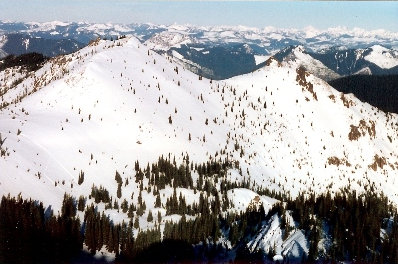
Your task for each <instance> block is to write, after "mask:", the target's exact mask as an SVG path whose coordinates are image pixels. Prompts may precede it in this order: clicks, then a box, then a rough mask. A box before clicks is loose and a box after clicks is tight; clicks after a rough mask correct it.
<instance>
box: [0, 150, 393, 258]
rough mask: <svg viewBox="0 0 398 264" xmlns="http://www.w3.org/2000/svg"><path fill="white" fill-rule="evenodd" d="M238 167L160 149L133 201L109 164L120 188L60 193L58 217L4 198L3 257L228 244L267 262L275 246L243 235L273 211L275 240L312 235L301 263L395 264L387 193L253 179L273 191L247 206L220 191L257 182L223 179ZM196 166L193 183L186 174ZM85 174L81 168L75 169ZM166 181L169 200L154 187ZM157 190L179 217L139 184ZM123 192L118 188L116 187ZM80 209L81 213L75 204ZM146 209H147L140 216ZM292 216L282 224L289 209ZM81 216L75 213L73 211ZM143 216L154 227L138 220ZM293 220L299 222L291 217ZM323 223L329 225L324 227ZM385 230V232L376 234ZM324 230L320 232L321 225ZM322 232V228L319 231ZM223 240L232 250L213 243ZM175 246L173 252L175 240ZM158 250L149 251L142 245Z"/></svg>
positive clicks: (196, 249)
mask: <svg viewBox="0 0 398 264" xmlns="http://www.w3.org/2000/svg"><path fill="white" fill-rule="evenodd" d="M234 166H235V168H236V169H238V170H240V168H239V167H238V166H236V164H234V163H232V162H230V161H228V160H223V161H222V160H218V161H211V162H210V161H209V162H206V163H202V164H194V163H192V162H190V161H189V157H188V156H186V157H184V162H183V164H181V165H179V166H178V165H177V163H176V161H175V159H173V161H171V159H170V157H168V158H164V157H160V158H159V159H158V162H157V163H154V164H151V165H150V164H147V165H146V166H144V169H142V168H141V166H140V164H139V163H138V162H136V163H135V181H136V184H137V185H139V193H138V194H134V195H137V197H138V199H137V202H130V203H129V202H128V201H127V200H126V199H123V201H122V199H121V192H122V187H123V185H124V186H125V187H123V192H125V191H127V190H128V187H129V185H128V179H127V178H123V176H122V175H120V173H118V172H117V171H116V172H115V176H114V178H115V183H116V184H117V186H118V188H117V193H116V196H117V198H115V197H112V196H111V195H110V193H109V191H108V190H107V189H106V188H105V187H103V186H99V187H97V186H92V190H91V194H90V195H89V197H88V198H87V197H84V196H80V197H79V198H78V199H75V198H74V197H71V196H69V195H65V196H64V201H63V204H62V208H61V212H60V215H58V216H54V215H53V214H52V213H49V212H47V211H46V210H45V208H44V207H43V205H42V204H41V203H38V202H36V201H31V200H23V199H22V198H21V197H18V198H13V197H10V196H8V197H3V198H2V201H1V204H0V263H7V260H10V259H11V260H14V259H15V262H13V261H11V262H13V263H24V262H25V263H29V261H26V259H25V257H27V258H28V259H29V258H30V259H33V260H35V261H34V262H38V263H40V262H43V261H44V260H43V259H40V258H46V259H45V261H50V262H51V261H53V262H54V261H56V260H58V259H68V258H72V257H74V256H76V255H78V254H79V252H80V251H81V249H82V248H83V243H84V244H85V245H86V246H87V248H88V250H89V252H90V253H91V254H95V253H96V252H97V251H99V250H101V249H104V248H106V250H107V251H109V252H112V253H114V254H115V255H116V261H117V262H121V263H126V262H127V263H128V262H131V261H133V262H139V261H144V262H148V261H149V262H153V261H160V262H164V261H184V260H186V261H190V260H197V261H201V260H207V261H220V260H222V259H223V258H224V257H226V256H228V252H230V251H231V250H233V251H234V252H235V253H236V260H237V261H238V260H252V261H271V260H272V257H273V256H274V255H275V254H276V252H275V248H271V249H268V250H266V251H264V250H265V249H264V250H257V251H254V252H253V251H251V250H249V248H248V247H247V244H248V242H249V241H250V240H251V239H253V237H255V236H256V235H257V234H258V232H259V231H260V230H261V228H262V227H263V226H264V225H266V224H267V223H269V221H270V219H271V217H273V216H275V215H276V217H278V218H279V219H280V222H281V226H280V228H281V230H282V238H283V240H286V239H288V238H289V236H290V235H292V234H293V233H294V232H295V231H297V230H302V231H303V232H304V233H305V236H306V238H307V240H308V242H309V252H308V254H306V255H305V256H304V258H303V259H302V260H303V261H310V262H311V261H333V260H338V261H353V260H355V261H360V262H384V263H398V216H397V211H396V208H395V207H394V206H393V205H391V204H390V203H389V202H388V200H387V198H386V197H384V196H382V195H376V194H374V193H366V194H361V195H358V194H356V193H355V192H350V191H348V190H344V189H342V190H341V191H340V192H338V193H335V194H333V195H332V194H330V193H329V192H328V193H325V194H323V195H319V196H315V195H314V194H308V193H303V194H300V195H299V196H298V197H297V198H295V199H292V198H291V197H290V195H289V194H278V193H275V192H272V191H269V190H267V189H265V188H258V187H256V188H257V189H256V191H257V193H258V194H259V195H263V194H266V195H268V196H271V197H274V198H278V199H279V200H280V201H281V202H279V203H276V204H275V205H274V206H273V207H272V208H271V209H270V211H269V212H268V213H267V214H266V212H265V210H264V207H263V206H262V204H261V203H260V204H259V205H258V206H249V207H248V208H247V210H246V211H244V212H237V211H234V210H230V209H232V208H234V205H233V203H232V201H230V200H229V199H228V196H227V192H228V191H229V190H232V191H233V189H235V188H248V189H251V188H254V187H253V184H252V183H251V182H250V181H249V180H242V181H241V182H230V181H229V180H228V179H227V177H226V172H227V170H228V169H229V168H232V167H234ZM193 171H194V172H196V173H197V175H198V177H197V181H196V182H194V181H193V180H192V172H193ZM80 175H82V173H81V174H80ZM166 187H168V188H172V190H173V193H172V195H170V196H169V197H168V198H167V199H166V200H163V201H162V199H161V197H160V190H162V189H164V188H166ZM177 188H186V189H191V190H193V191H194V192H195V193H197V192H198V193H199V195H198V196H199V199H198V201H197V202H193V203H190V204H188V203H187V201H186V197H185V196H183V195H182V194H181V192H178V191H177ZM144 189H145V190H146V191H147V192H148V193H150V192H152V194H153V195H154V196H155V197H156V199H155V204H154V206H155V209H156V208H163V209H165V211H166V215H175V214H177V215H180V216H181V218H180V220H179V221H174V222H171V221H164V220H162V215H161V214H160V212H158V213H156V211H155V213H154V212H153V211H152V210H147V208H146V207H147V205H146V201H145V200H144V199H143V197H142V192H143V190H144ZM119 194H120V195H119ZM99 203H104V204H105V208H108V209H110V208H112V209H116V210H121V211H122V212H123V213H125V214H127V216H128V218H129V221H127V222H124V221H123V222H122V223H120V224H115V223H114V222H113V221H112V219H110V218H109V216H108V215H107V214H106V211H105V212H100V211H99V210H98V207H97V204H99ZM78 211H80V212H84V217H83V219H79V218H78V217H77V215H78V214H77V212H78ZM145 212H147V214H146V215H145V216H144V214H145ZM288 214H289V215H291V216H292V217H293V219H294V222H295V223H289V220H288V219H291V218H289V217H287V215H288ZM80 215H82V214H80ZM143 217H145V219H146V221H147V222H150V223H153V225H152V226H153V227H152V228H150V229H145V228H143V227H142V226H141V225H140V220H139V219H140V218H141V220H142V219H143ZM295 224H296V225H295ZM325 226H327V227H328V228H326V229H325V228H324V227H325ZM381 229H383V230H385V235H384V234H383V233H381ZM325 230H326V231H325ZM325 232H327V233H326V234H325ZM322 235H326V236H328V237H330V238H331V241H332V245H331V246H330V248H327V250H326V252H322V253H321V252H320V251H319V241H320V240H321V236H322ZM220 239H222V240H225V239H227V240H229V241H230V243H231V245H230V246H231V248H226V247H225V245H223V244H220V243H218V242H219V241H220ZM175 247H177V248H181V249H182V250H176V248H175ZM151 251H152V252H156V254H150V253H149V252H151Z"/></svg>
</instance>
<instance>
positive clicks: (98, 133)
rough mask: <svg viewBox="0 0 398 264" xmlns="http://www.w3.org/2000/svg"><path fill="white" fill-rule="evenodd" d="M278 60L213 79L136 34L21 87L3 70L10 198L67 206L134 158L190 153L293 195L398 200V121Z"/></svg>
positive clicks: (57, 63) (71, 58) (69, 59)
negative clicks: (368, 193)
mask: <svg viewBox="0 0 398 264" xmlns="http://www.w3.org/2000/svg"><path fill="white" fill-rule="evenodd" d="M148 54H149V55H148ZM268 64H269V66H267V67H265V68H263V69H261V70H258V71H256V72H254V73H251V74H247V75H243V76H239V77H235V78H232V79H229V80H226V81H222V82H212V83H211V82H209V80H205V79H203V80H199V79H198V77H197V76H195V75H194V74H192V73H191V72H189V71H186V70H184V69H182V68H178V65H174V64H172V63H170V62H169V61H168V60H166V59H163V58H162V57H161V56H159V55H157V54H155V53H153V52H151V51H148V50H147V49H146V48H145V47H144V46H142V45H141V44H140V43H139V42H138V41H137V40H135V39H132V38H131V39H123V40H119V41H117V42H109V41H108V42H106V41H100V42H97V43H96V44H95V45H91V46H89V47H87V48H85V49H83V50H81V51H79V52H77V53H75V54H73V55H68V56H64V57H58V58H56V59H53V60H52V61H51V62H50V63H48V64H46V65H45V66H44V67H43V68H42V69H40V70H39V71H38V72H36V73H35V74H34V75H31V76H30V77H28V78H27V79H26V80H24V81H22V82H21V83H19V84H17V85H16V86H12V84H13V83H14V84H15V81H14V82H13V80H14V79H15V78H16V75H15V74H11V73H8V75H7V72H3V73H2V75H3V77H2V78H3V79H4V80H5V82H3V83H5V84H6V85H5V86H3V87H2V94H3V96H2V104H5V102H9V103H12V104H10V105H9V106H8V107H5V108H3V109H2V112H1V119H0V120H1V121H0V122H1V134H2V138H3V140H4V139H5V140H4V142H3V144H2V149H3V150H5V152H6V153H7V154H6V155H5V156H3V157H2V159H1V160H0V162H1V163H2V167H3V168H6V170H5V171H6V175H5V177H3V178H2V180H1V185H0V190H1V193H3V194H5V193H8V192H11V193H12V194H18V193H19V192H22V193H24V194H26V195H28V196H32V197H33V198H35V199H40V200H43V201H51V202H52V203H54V206H55V207H58V206H59V203H60V198H61V196H62V195H63V193H64V192H65V191H66V192H73V193H87V192H88V190H89V188H91V185H92V183H96V184H97V185H99V184H102V185H104V186H108V185H109V180H110V179H111V180H112V177H113V175H114V172H115V170H118V171H119V172H120V173H122V174H123V175H124V174H125V175H131V174H132V170H133V165H134V161H136V160H139V161H140V162H141V163H143V164H145V163H147V162H150V161H153V160H154V159H157V157H158V156H160V155H162V154H163V155H167V154H168V153H172V154H173V155H176V157H177V159H178V157H180V156H181V154H182V153H188V154H189V156H190V158H191V159H192V160H194V161H197V162H203V161H206V160H208V159H211V158H215V157H217V158H219V157H220V156H221V157H226V156H228V157H229V158H230V159H233V160H236V161H239V163H240V166H241V167H242V173H243V177H246V178H247V177H250V178H251V179H252V181H253V182H255V184H257V185H261V186H265V187H267V188H270V189H275V190H280V191H289V192H291V193H292V195H295V194H297V193H298V192H299V191H302V190H308V189H311V190H313V191H315V192H318V193H319V192H322V191H325V190H327V189H331V190H337V189H339V188H341V187H344V186H348V185H349V186H351V188H354V189H358V190H366V189H369V188H371V189H375V190H378V191H382V192H384V193H386V194H387V195H388V196H389V197H390V198H391V199H392V200H394V201H396V202H397V201H398V198H397V191H396V190H397V188H396V187H397V184H398V183H397V180H396V178H395V177H392V176H391V175H394V174H395V170H396V169H398V164H397V160H398V157H397V154H398V153H396V151H395V150H396V149H397V146H396V145H397V136H396V135H397V133H396V132H397V116H396V115H392V114H385V113H383V112H380V111H378V110H377V109H375V108H373V107H371V106H369V105H367V104H363V103H361V102H360V101H359V100H357V99H356V98H354V97H353V96H351V95H343V94H341V93H338V92H337V91H335V90H334V89H332V88H331V87H330V86H328V85H327V84H326V83H325V82H323V81H321V80H319V79H317V78H315V77H313V76H311V75H308V74H307V73H305V72H304V71H302V70H296V69H295V68H290V67H281V66H279V65H278V64H277V63H276V62H274V61H272V60H270V61H269V63H268ZM13 78H14V79H13ZM17 83H18V82H17ZM7 85H8V86H7ZM32 92H34V93H33V94H31V95H29V96H27V97H25V98H24V99H22V98H23V97H24V96H25V95H26V94H29V93H32ZM19 101H21V102H19ZM81 170H83V171H84V172H85V175H86V179H87V180H86V182H85V184H84V185H82V186H77V185H76V181H77V178H78V176H79V172H80V171H81ZM54 182H59V183H61V182H64V184H58V185H57V187H54ZM71 185H74V186H73V188H72V187H71ZM15 186H20V187H19V188H15ZM112 188H113V187H112V186H110V189H111V190H112V191H115V189H114V190H113V189H112ZM55 197H58V199H55ZM53 198H54V199H53Z"/></svg>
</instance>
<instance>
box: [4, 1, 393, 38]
mask: <svg viewBox="0 0 398 264" xmlns="http://www.w3.org/2000/svg"><path fill="white" fill-rule="evenodd" d="M0 20H11V21H25V22H26V21H38V22H44V21H52V20H59V21H88V22H100V23H103V22H115V23H134V22H137V23H143V22H151V23H155V24H172V23H178V24H195V25H245V26H254V27H265V26H274V27H280V28H299V29H300V28H304V27H306V26H313V27H315V28H318V29H326V28H328V27H336V26H346V27H348V28H353V27H360V28H364V29H368V30H370V29H386V30H390V31H395V32H397V31H398V2H394V1H392V2H369V1H364V2H357V1H352V2H342V1H333V2H326V1H323V2H318V1H310V2H290V1H283V2H257V1H253V2H236V1H234V2H227V1H223V2H216V1H207V2H203V1H195V2H186V1H174V2H169V1H156V2H149V1H129V0H0Z"/></svg>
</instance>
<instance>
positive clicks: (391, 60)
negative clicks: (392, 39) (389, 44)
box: [364, 45, 398, 69]
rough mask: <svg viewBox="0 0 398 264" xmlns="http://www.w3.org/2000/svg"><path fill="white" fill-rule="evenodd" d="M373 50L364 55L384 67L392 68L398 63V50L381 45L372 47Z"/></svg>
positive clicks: (366, 58) (368, 59)
mask: <svg viewBox="0 0 398 264" xmlns="http://www.w3.org/2000/svg"><path fill="white" fill-rule="evenodd" d="M370 50H371V52H370V53H369V54H368V55H366V56H365V57H364V59H365V60H367V61H369V62H372V63H374V64H376V65H377V66H379V67H380V68H383V69H390V68H392V67H395V66H397V65H398V51H395V50H390V49H387V48H385V47H383V46H380V45H374V46H372V47H371V48H370Z"/></svg>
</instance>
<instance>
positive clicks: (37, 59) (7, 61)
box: [0, 52, 48, 71]
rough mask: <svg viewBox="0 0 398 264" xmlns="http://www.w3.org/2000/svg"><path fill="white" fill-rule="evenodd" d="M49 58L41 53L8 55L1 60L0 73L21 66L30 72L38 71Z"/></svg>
mask: <svg viewBox="0 0 398 264" xmlns="http://www.w3.org/2000/svg"><path fill="white" fill-rule="evenodd" d="M47 59H48V58H47V57H45V56H43V55H42V54H39V53H34V52H33V53H26V54H22V55H19V56H15V55H8V56H7V57H5V58H3V59H2V60H0V71H3V70H5V69H7V68H10V67H16V66H21V67H23V68H26V69H27V70H28V71H36V70H38V69H39V68H40V67H41V66H42V65H43V64H44V63H45V62H46V60H47Z"/></svg>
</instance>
